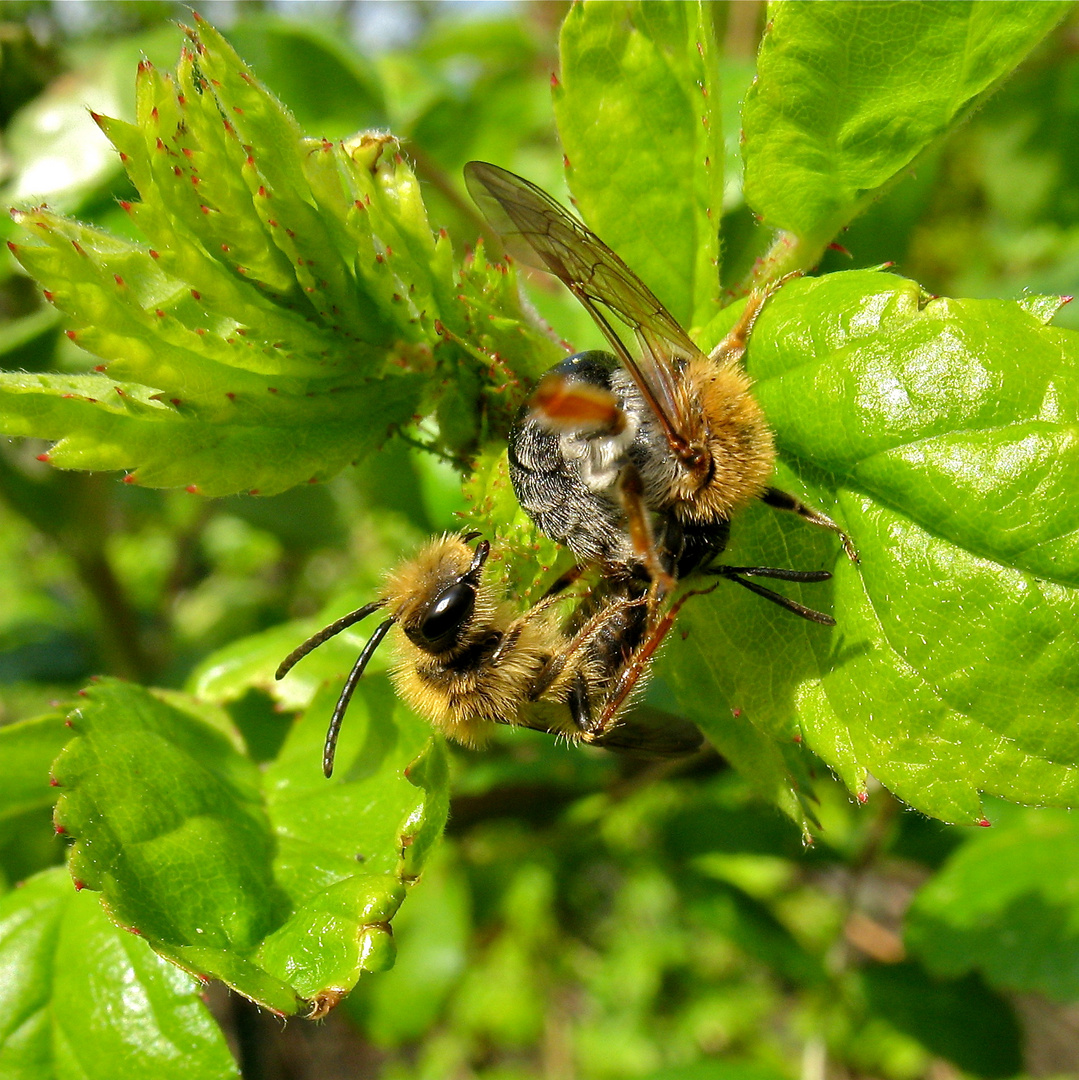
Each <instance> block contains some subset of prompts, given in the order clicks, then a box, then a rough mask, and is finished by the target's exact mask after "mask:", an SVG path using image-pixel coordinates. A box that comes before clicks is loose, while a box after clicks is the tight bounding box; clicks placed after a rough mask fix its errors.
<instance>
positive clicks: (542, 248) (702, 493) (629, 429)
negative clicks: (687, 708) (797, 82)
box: [465, 161, 857, 622]
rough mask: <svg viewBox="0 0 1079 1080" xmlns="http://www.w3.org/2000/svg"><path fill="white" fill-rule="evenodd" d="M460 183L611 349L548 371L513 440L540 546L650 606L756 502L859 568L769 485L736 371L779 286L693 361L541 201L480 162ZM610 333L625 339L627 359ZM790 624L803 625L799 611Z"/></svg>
mask: <svg viewBox="0 0 1079 1080" xmlns="http://www.w3.org/2000/svg"><path fill="white" fill-rule="evenodd" d="M465 180H466V183H467V185H468V188H469V191H470V192H471V193H472V197H473V198H474V199H475V201H476V203H477V205H479V207H480V208H481V210H482V211H483V213H484V214H485V216H486V217H487V219H488V220H489V221H490V223H491V224H492V226H493V227H494V228H495V229H496V230H497V231H498V232H499V233H500V235H501V236H502V237H503V239H504V240H505V241H506V243H507V249H508V250H510V251H511V252H512V253H514V254H516V255H517V256H518V257H519V258H521V259H522V260H523V261H526V262H529V263H535V261H536V259H537V258H538V260H539V263H538V265H539V268H540V269H543V270H547V271H548V272H550V273H552V274H554V275H555V276H556V277H558V278H559V279H560V280H561V281H562V282H563V283H564V284H565V285H566V286H567V287H568V288H569V289H570V291H571V292H572V293H573V294H574V296H576V297H577V299H578V300H579V301H580V302H581V303H582V304H583V305H584V307H585V308H586V309H587V311H588V312H589V314H590V315H591V316H592V318H593V320H594V321H595V322H596V324H597V326H598V327H599V328H600V330H601V331H602V332H603V335H604V337H605V338H606V339H607V342H608V343H609V345H610V346H611V349H612V352H611V353H606V352H599V351H590V352H585V353H578V354H576V355H574V356H571V357H569V358H568V359H566V360H564V361H562V362H561V363H560V364H557V365H556V366H555V367H553V368H552V369H551V370H550V371H549V372H548V373H547V375H546V376H545V377H544V378H543V380H542V381H541V383H540V384H539V387H538V388H537V390H536V392H535V394H534V395H533V396H532V399H531V401H530V402H529V403H527V404H526V406H525V408H524V409H523V410H522V413H521V416H520V417H519V419H518V421H517V424H516V426H515V427H514V429H513V431H512V432H511V434H510V440H509V463H510V477H511V480H512V483H513V487H514V491H515V492H516V494H517V498H518V501H519V502H520V504H521V506H522V507H523V508H524V510H525V511H526V513H528V515H529V516H530V517H531V518H532V520H533V521H535V523H536V525H537V526H538V527H539V528H540V529H541V530H542V531H543V532H544V533H545V534H546V535H547V536H549V537H550V538H551V539H552V540H555V541H556V542H558V543H562V544H565V545H566V546H567V547H569V549H570V550H571V551H572V552H573V553H574V555H575V556H576V557H577V559H578V560H579V561H580V562H582V563H585V564H594V563H595V564H599V565H600V566H602V567H604V568H605V572H606V573H609V574H610V573H613V574H615V575H618V574H623V575H624V574H626V573H631V574H637V575H640V574H642V573H643V574H644V575H646V576H647V577H648V578H649V579H650V580H651V581H652V582H653V583H654V584H656V585H657V586H658V593H659V594H660V595H663V594H665V593H667V592H669V591H670V589H671V588H672V587H673V584H674V582H675V581H676V580H677V579H678V578H681V577H683V576H685V575H686V574H688V573H690V572H691V571H694V570H700V571H702V572H706V573H707V572H712V571H711V567H710V563H711V560H712V559H714V558H715V557H716V556H717V555H718V554H719V553H721V552H722V551H723V550H724V548H725V547H726V544H727V538H728V532H729V525H730V520H731V517H732V516H733V515H734V514H735V513H736V512H737V511H738V510H740V509H742V508H743V507H745V506H747V505H748V504H749V503H751V502H752V501H753V500H755V499H760V500H762V501H763V502H765V503H766V504H768V505H769V506H772V507H775V508H777V509H782V510H788V511H793V512H794V513H796V514H799V515H800V516H801V517H803V518H804V519H805V520H807V521H809V522H812V523H813V524H815V525H820V526H823V527H824V528H827V529H830V530H832V531H833V532H835V533H837V534H838V535H839V537H840V539H841V541H842V544H843V546H844V548H845V550H846V551H847V554H848V555H849V556H850V557H851V558H852V559H853V560H855V561H857V554H856V552H855V550H854V548H853V545H852V544H851V542H850V540H849V539H848V538H847V537H846V535H845V534H844V533H843V532H842V531H841V530H840V529H839V527H838V525H836V523H835V522H834V521H832V520H831V519H830V518H829V517H827V515H825V514H823V513H821V512H820V511H818V510H815V509H813V508H812V507H809V506H807V505H806V504H805V503H803V502H802V501H800V500H799V499H797V498H796V497H795V496H793V495H790V494H788V493H786V492H783V491H780V490H778V489H777V488H774V487H771V486H770V485H769V480H770V478H771V476H772V473H773V470H774V465H775V445H774V441H773V437H772V432H771V429H770V428H769V426H768V423H767V421H766V419H765V417H764V414H763V412H762V411H761V408H760V406H759V405H758V403H757V401H756V400H755V398H754V397H753V395H752V392H751V386H750V379H749V377H748V375H747V374H746V372H745V370H744V369H743V367H742V364H741V361H742V357H743V355H744V353H745V351H746V346H747V342H748V339H749V335H750V333H751V331H752V328H753V324H754V322H755V320H756V318H757V315H758V314H759V313H760V311H761V309H762V307H763V306H764V304H765V303H766V301H767V300H768V297H769V295H770V294H771V293H772V292H774V291H775V288H777V287H778V284H777V285H775V286H772V287H769V288H766V289H763V290H759V291H756V292H754V293H753V294H751V295H750V297H749V299H748V301H747V304H746V307H745V310H744V312H743V313H742V315H741V316H740V318H739V319H738V321H737V322H736V323H735V325H734V327H733V328H732V329H731V331H730V332H729V333H728V334H727V336H726V337H725V338H724V339H723V341H721V342H720V343H719V345H718V346H717V347H716V348H715V349H714V350H713V351H712V352H711V353H710V354H705V353H704V352H703V351H702V350H701V349H699V348H698V347H697V346H696V345H695V344H694V343H693V341H692V340H690V338H689V335H688V334H686V332H685V331H684V330H683V329H682V328H681V327H680V326H679V325H678V323H677V321H676V320H675V319H674V317H673V316H672V315H671V314H670V313H669V312H668V311H667V309H666V308H665V307H664V306H663V304H662V303H660V301H659V300H658V299H657V298H656V297H655V295H654V294H653V293H652V292H651V290H649V288H648V287H647V286H646V285H645V284H644V283H643V282H642V281H641V280H640V278H638V277H637V276H636V274H634V273H633V271H632V270H630V269H629V267H627V266H626V265H625V263H624V262H622V260H621V259H620V258H619V257H618V256H617V255H616V254H615V253H614V252H613V251H612V250H611V249H610V248H609V247H607V245H606V244H604V243H603V241H602V240H600V238H599V237H598V236H596V234H595V233H593V232H591V231H590V230H589V229H587V228H585V226H584V225H583V224H582V223H581V222H580V221H578V220H577V219H576V218H575V217H573V216H572V215H571V214H570V213H568V212H567V211H566V210H565V209H564V208H563V207H562V206H561V205H559V204H558V203H557V202H556V201H555V200H554V199H552V198H551V197H550V196H549V195H548V194H547V193H546V192H544V191H542V190H541V189H540V188H538V187H536V186H535V185H534V184H531V183H529V181H527V180H524V179H522V178H521V177H519V176H516V175H514V174H513V173H511V172H507V171H506V170H505V169H501V168H499V167H498V166H495V165H490V164H487V163H485V162H479V161H473V162H470V163H469V164H468V165H466V166H465ZM780 284H781V283H780ZM618 325H622V326H623V327H626V328H628V329H629V331H630V337H629V338H627V340H630V341H632V342H633V345H634V347H633V348H632V349H631V348H630V347H629V345H627V344H626V341H624V340H623V336H624V335H623V336H620V334H619V332H618V330H617V329H616V327H617V326H618ZM758 569H765V568H758ZM798 573H799V572H797V571H790V572H788V575H789V576H790V580H822V579H821V578H820V577H819V576H814V577H810V578H806V577H799V576H797V575H798ZM811 573H812V572H811ZM725 576H730V575H725ZM773 576H775V575H773ZM741 583H742V584H745V582H744V581H742V582H741ZM767 592H768V598H769V599H773V600H775V601H776V602H777V603H783V598H781V597H779V595H778V594H776V593H771V592H770V591H767ZM783 606H788V605H786V604H783ZM791 610H795V611H796V613H797V614H800V615H805V609H801V610H799V606H797V605H796V606H795V607H793V608H792V609H791ZM807 617H812V616H807ZM816 621H818V622H831V620H830V619H828V618H827V617H826V616H825V617H821V618H818V619H816Z"/></svg>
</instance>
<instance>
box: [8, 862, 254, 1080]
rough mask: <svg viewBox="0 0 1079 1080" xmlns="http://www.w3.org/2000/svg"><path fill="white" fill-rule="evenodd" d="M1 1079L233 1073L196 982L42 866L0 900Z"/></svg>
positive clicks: (220, 1076)
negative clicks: (114, 922)
mask: <svg viewBox="0 0 1079 1080" xmlns="http://www.w3.org/2000/svg"><path fill="white" fill-rule="evenodd" d="M0 971H3V973H4V977H3V978H2V979H0V1075H3V1076H4V1077H5V1080H76V1078H77V1080H129V1078H130V1080H137V1078H142V1077H148V1076H152V1077H154V1080H172V1078H174V1077H175V1078H177V1080H178V1078H180V1077H183V1078H184V1080H226V1078H235V1077H238V1076H239V1071H238V1070H237V1068H236V1066H235V1064H234V1063H233V1061H232V1057H231V1055H230V1054H229V1051H228V1047H227V1046H226V1044H225V1039H224V1037H223V1035H222V1034H221V1031H220V1029H219V1028H218V1026H217V1024H216V1023H214V1020H213V1018H212V1017H211V1016H210V1013H209V1011H208V1010H207V1008H206V1006H205V1005H203V1003H202V1002H201V1000H200V999H199V992H200V989H201V988H200V986H199V983H198V981H197V980H195V979H193V978H191V976H190V975H187V974H186V973H184V972H182V971H178V970H177V969H176V968H175V967H173V965H171V964H168V963H166V962H165V961H164V960H162V959H161V958H160V957H158V956H155V955H154V953H153V952H152V951H151V950H150V949H149V948H147V946H146V943H145V942H143V941H139V940H138V939H137V938H135V937H132V936H131V935H130V934H126V933H124V932H123V931H122V930H119V929H118V928H117V927H116V926H114V925H113V924H112V923H111V922H109V920H108V919H107V918H106V916H105V913H104V912H103V911H102V909H101V904H100V903H98V901H97V898H96V897H94V896H92V895H91V894H89V893H76V892H75V891H74V890H73V889H72V887H71V879H70V878H69V877H68V875H67V873H66V872H65V871H64V870H63V869H59V868H57V869H55V870H48V871H46V872H44V873H42V874H39V875H38V876H37V877H35V878H33V879H31V880H30V881H28V882H27V883H26V885H25V886H24V887H23V888H21V889H19V890H17V891H16V892H13V893H11V894H9V895H8V896H6V897H4V898H3V899H0Z"/></svg>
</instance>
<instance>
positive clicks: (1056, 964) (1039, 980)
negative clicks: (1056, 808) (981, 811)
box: [906, 811, 1079, 1001]
mask: <svg viewBox="0 0 1079 1080" xmlns="http://www.w3.org/2000/svg"><path fill="white" fill-rule="evenodd" d="M906 940H907V943H908V945H909V946H910V948H911V950H912V951H914V952H915V953H916V954H917V955H918V956H919V957H920V958H921V960H922V962H923V963H924V964H926V966H928V967H929V968H931V970H933V971H934V972H935V973H937V974H938V975H941V976H946V977H953V978H954V977H957V976H960V975H963V974H964V973H966V972H969V971H972V970H976V971H978V972H980V973H981V974H982V975H983V976H984V977H985V979H986V980H987V981H988V982H990V983H991V984H992V985H993V986H996V987H999V988H1000V989H1002V990H1011V991H1017V992H1019V993H1039V994H1044V995H1045V996H1046V997H1049V998H1052V999H1054V1000H1056V1001H1074V1000H1075V999H1076V998H1079V826H1077V825H1076V823H1075V822H1074V821H1072V819H1071V818H1070V817H1068V816H1066V815H1064V814H1060V813H1050V812H1047V811H1027V812H1025V813H1023V814H1022V816H1021V817H1020V818H1019V820H1018V821H1015V822H1014V823H1012V824H1011V825H1007V824H1005V825H1003V826H1002V827H1001V828H1000V829H999V831H998V830H997V829H995V828H994V829H993V830H992V831H991V832H989V833H987V834H985V835H984V836H978V837H976V838H974V839H972V840H971V841H970V842H968V843H967V844H965V845H963V847H962V848H960V850H959V851H958V852H956V853H955V854H954V855H953V856H952V857H951V858H950V859H949V860H948V862H947V863H946V864H945V866H944V868H943V869H942V870H941V871H940V873H938V874H937V875H936V876H935V877H934V878H933V879H932V880H931V881H929V882H928V884H926V885H925V886H923V888H922V889H921V891H920V892H919V893H918V895H917V896H916V897H915V900H914V903H913V905H912V906H911V908H910V911H909V913H908V916H907V929H906Z"/></svg>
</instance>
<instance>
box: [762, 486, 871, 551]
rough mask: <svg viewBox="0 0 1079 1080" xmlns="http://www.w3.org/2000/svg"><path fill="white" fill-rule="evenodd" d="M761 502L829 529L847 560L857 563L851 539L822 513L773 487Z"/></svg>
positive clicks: (766, 492) (767, 491) (763, 496)
mask: <svg viewBox="0 0 1079 1080" xmlns="http://www.w3.org/2000/svg"><path fill="white" fill-rule="evenodd" d="M761 502H762V503H764V504H765V505H766V506H771V507H772V508H773V509H775V510H786V511H788V512H789V513H792V514H797V515H798V516H799V517H801V518H804V519H805V520H806V521H808V522H809V523H810V524H811V525H820V526H821V528H824V529H831V530H832V532H834V533H835V534H836V535H837V536H838V537H839V542H840V543H841V544H842V545H843V550H844V551H845V552H846V553H847V558H848V559H850V561H851V562H852V563H857V562H858V549H857V548H856V547H855V546H854V544H853V543H852V542H851V538H850V537H849V536H848V535H847V534H846V533H845V532H844V531H843V530H842V529H841V528H840V527H839V526H838V525H837V524H836V523H835V522H834V521H833V520H832V519H831V518H830V517H829V516H828V515H827V514H825V513H824V512H823V511H821V510H814V509H813V507H812V506H807V505H806V504H805V503H804V502H802V500H801V499H799V498H797V497H796V496H794V495H791V494H789V493H788V492H786V491H780V490H779V488H774V487H770V488H767V489H766V490H765V492H764V494H763V495H762V496H761Z"/></svg>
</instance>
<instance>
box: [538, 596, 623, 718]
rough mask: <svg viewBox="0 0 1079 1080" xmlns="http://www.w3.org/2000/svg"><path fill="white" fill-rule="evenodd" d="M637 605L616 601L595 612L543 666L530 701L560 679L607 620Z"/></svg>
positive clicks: (545, 691)
mask: <svg viewBox="0 0 1079 1080" xmlns="http://www.w3.org/2000/svg"><path fill="white" fill-rule="evenodd" d="M639 603H641V601H640V600H617V601H614V602H612V603H610V604H607V605H606V606H604V607H603V608H601V609H600V610H599V611H597V612H596V613H595V614H594V615H593V616H592V617H591V618H590V619H589V620H588V621H587V622H586V623H585V624H584V626H582V627H581V628H580V629H579V630H578V631H577V632H576V633H575V634H574V635H573V637H572V638H571V639H570V641H569V643H568V644H567V645H566V647H565V648H564V649H560V650H559V651H558V652H557V653H555V655H554V656H552V657H551V658H550V659H549V660H548V661H547V663H546V664H544V665H543V667H542V669H541V670H540V673H539V675H537V676H536V681H535V682H534V683H533V684H532V689H531V691H530V693H529V697H530V698H531V700H533V701H538V700H540V699H541V698H542V697H543V696H544V695H545V694H546V693H547V691H548V690H550V689H551V687H552V686H554V684H555V683H556V682H558V680H559V679H561V678H562V675H563V673H564V672H565V670H566V667H567V666H568V665H569V664H570V662H571V661H572V660H573V659H574V657H575V656H576V654H577V653H578V652H579V651H580V650H581V649H582V648H584V646H585V645H587V644H588V643H589V642H590V641H591V640H592V639H593V638H594V637H595V636H596V634H598V633H599V632H600V631H601V630H602V629H603V627H604V625H605V624H606V623H607V622H608V621H609V620H611V619H613V618H614V617H615V615H617V614H619V613H620V612H622V611H624V610H625V609H626V608H629V607H633V606H635V605H636V604H639ZM532 610H533V611H535V610H536V609H535V608H533V609H532ZM580 678H582V676H581V674H580V673H579V672H578V673H577V675H576V676H575V679H580ZM571 693H572V689H571ZM571 709H572V705H571Z"/></svg>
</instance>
